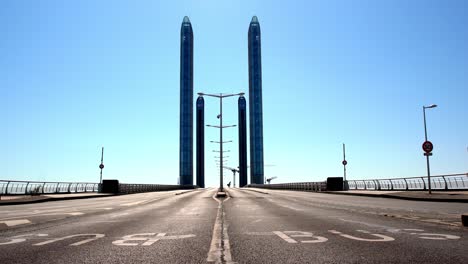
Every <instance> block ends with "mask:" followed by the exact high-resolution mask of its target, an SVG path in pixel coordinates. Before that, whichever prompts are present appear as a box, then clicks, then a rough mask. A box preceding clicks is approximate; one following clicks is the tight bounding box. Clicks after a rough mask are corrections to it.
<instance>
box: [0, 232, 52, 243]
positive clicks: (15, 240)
mask: <svg viewBox="0 0 468 264" xmlns="http://www.w3.org/2000/svg"><path fill="white" fill-rule="evenodd" d="M34 236H37V237H46V236H48V235H47V234H26V235H19V236H14V237H12V238H10V239H11V241H8V242H0V246H2V245H11V244H17V243H21V242H24V241H26V240H27V238H29V237H34Z"/></svg>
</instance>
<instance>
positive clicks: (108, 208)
mask: <svg viewBox="0 0 468 264" xmlns="http://www.w3.org/2000/svg"><path fill="white" fill-rule="evenodd" d="M112 209H114V208H112V207H104V208H96V210H112ZM89 210H94V209H93V208H89Z"/></svg>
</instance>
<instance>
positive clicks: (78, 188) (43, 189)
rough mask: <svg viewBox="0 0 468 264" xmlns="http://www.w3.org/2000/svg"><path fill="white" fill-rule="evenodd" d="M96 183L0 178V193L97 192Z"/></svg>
mask: <svg viewBox="0 0 468 264" xmlns="http://www.w3.org/2000/svg"><path fill="white" fill-rule="evenodd" d="M98 185H99V184H98V183H92V182H38V181H10V180H0V195H35V194H37V195H39V194H55V193H81V192H97V191H98Z"/></svg>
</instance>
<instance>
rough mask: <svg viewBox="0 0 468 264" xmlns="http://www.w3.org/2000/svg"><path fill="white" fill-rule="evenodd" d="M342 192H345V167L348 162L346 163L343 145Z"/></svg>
mask: <svg viewBox="0 0 468 264" xmlns="http://www.w3.org/2000/svg"><path fill="white" fill-rule="evenodd" d="M341 164H343V191H346V165H347V164H348V162H347V161H346V149H345V144H344V143H343V162H341Z"/></svg>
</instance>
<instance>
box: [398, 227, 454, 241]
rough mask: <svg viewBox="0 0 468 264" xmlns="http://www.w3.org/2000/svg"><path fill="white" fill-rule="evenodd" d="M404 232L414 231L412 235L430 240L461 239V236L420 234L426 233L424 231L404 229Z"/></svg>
mask: <svg viewBox="0 0 468 264" xmlns="http://www.w3.org/2000/svg"><path fill="white" fill-rule="evenodd" d="M403 230H404V231H410V232H411V231H412V233H410V235H416V236H418V237H419V238H421V239H429V240H453V239H460V237H459V236H454V235H448V234H436V233H419V232H424V230H422V229H403Z"/></svg>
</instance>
